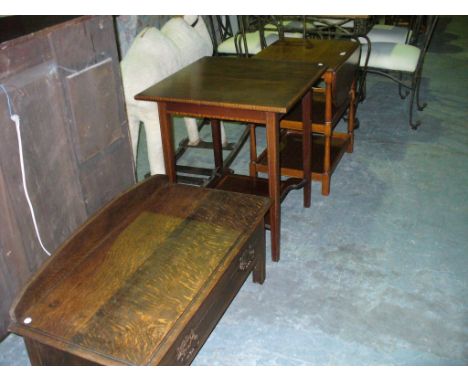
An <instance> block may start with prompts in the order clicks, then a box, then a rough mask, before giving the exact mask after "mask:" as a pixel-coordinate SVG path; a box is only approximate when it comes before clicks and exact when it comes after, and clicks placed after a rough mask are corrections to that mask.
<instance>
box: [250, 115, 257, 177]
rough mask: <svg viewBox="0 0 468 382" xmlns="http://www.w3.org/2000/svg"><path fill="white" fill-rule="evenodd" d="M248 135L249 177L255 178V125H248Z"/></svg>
mask: <svg viewBox="0 0 468 382" xmlns="http://www.w3.org/2000/svg"><path fill="white" fill-rule="evenodd" d="M249 133H250V163H249V176H251V177H253V178H256V177H257V167H256V163H257V137H256V134H255V124H254V123H250V124H249Z"/></svg>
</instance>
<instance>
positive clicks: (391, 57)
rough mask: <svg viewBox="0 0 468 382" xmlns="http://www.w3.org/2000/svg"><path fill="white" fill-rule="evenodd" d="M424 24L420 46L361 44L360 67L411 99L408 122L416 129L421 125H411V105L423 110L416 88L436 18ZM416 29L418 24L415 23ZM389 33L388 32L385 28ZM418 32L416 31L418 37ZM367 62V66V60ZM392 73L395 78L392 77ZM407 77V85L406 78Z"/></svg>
mask: <svg viewBox="0 0 468 382" xmlns="http://www.w3.org/2000/svg"><path fill="white" fill-rule="evenodd" d="M426 17H427V25H426V30H425V33H424V39H422V41H421V42H420V45H419V47H418V46H414V45H410V44H401V43H392V42H379V41H376V42H372V41H370V43H369V44H362V45H361V46H362V49H363V53H362V56H361V62H360V66H361V69H362V70H363V72H364V73H375V74H379V75H383V76H385V77H387V78H390V79H391V80H393V81H395V82H396V83H398V89H399V93H400V97H401V98H402V99H404V98H406V96H407V95H408V94H411V97H410V106H409V107H410V114H409V123H410V126H411V127H412V128H413V129H416V128H417V127H418V126H419V125H420V122H413V104H414V101H416V105H417V107H418V110H423V109H424V108H425V107H426V104H421V103H420V102H419V88H420V85H421V75H422V68H423V64H424V57H425V55H426V52H427V50H428V48H429V43H430V41H431V37H432V34H433V32H434V29H435V26H436V25H437V20H438V17H437V16H426ZM416 25H418V26H417V28H419V24H418V23H416ZM388 30H391V29H388ZM418 32H419V30H418V29H415V33H416V34H418ZM367 56H368V62H367V65H366V57H367ZM394 73H396V74H397V75H398V78H397V77H394V75H393V74H394ZM405 77H408V78H409V82H408V81H407V80H406V79H405ZM403 87H404V88H406V89H407V90H406V93H402V88H403Z"/></svg>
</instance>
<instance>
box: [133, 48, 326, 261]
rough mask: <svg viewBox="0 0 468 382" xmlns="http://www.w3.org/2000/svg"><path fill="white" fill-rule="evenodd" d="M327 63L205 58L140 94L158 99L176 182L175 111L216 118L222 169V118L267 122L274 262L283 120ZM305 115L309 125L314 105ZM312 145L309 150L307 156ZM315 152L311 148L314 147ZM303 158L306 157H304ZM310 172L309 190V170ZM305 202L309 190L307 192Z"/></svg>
mask: <svg viewBox="0 0 468 382" xmlns="http://www.w3.org/2000/svg"><path fill="white" fill-rule="evenodd" d="M324 70H325V67H321V66H318V65H311V64H310V63H302V62H287V63H286V62H274V63H273V62H270V61H264V60H252V59H248V58H239V57H204V58H201V59H200V60H198V61H196V62H194V63H192V64H191V65H189V66H187V67H185V68H184V69H182V70H180V71H178V72H176V73H174V74H173V75H171V76H169V77H167V78H166V79H164V80H162V81H161V82H159V83H157V84H156V85H154V86H152V87H150V88H148V89H147V90H145V91H143V92H141V93H140V94H138V95H136V96H135V99H138V100H143V101H154V102H157V103H158V109H159V120H160V124H161V136H162V142H163V151H164V161H165V167H166V174H167V175H168V177H169V181H170V182H176V180H177V179H176V167H175V157H174V145H173V132H172V118H171V116H172V115H180V116H193V117H199V118H209V119H211V120H212V129H213V146H214V147H215V150H214V152H215V165H216V167H218V168H220V169H221V171H222V167H223V163H222V154H221V140H220V129H219V120H232V121H242V122H248V123H256V124H265V125H266V136H267V148H268V153H269V155H268V192H269V196H270V198H271V200H272V205H271V208H270V229H271V250H272V259H273V261H279V258H280V167H279V120H280V118H281V117H282V116H283V115H284V114H286V113H287V112H288V111H289V110H291V108H292V107H293V106H295V105H296V104H297V103H300V102H302V103H303V104H304V105H310V103H311V88H312V85H313V84H314V83H315V82H316V81H317V80H318V79H319V78H320V76H321V75H322V73H323V71H324ZM303 110H305V115H304V116H303V118H304V119H305V120H307V118H308V121H305V123H306V125H308V124H310V113H309V111H310V106H309V107H304V108H303ZM307 151H309V149H308V150H304V157H305V156H306V154H307ZM309 156H310V152H309ZM304 162H306V160H305V159H304ZM304 177H305V181H306V182H305V186H304V187H305V190H308V192H309V199H310V174H308V173H307V172H306V173H305V175H304ZM304 198H305V202H306V199H307V195H306V194H305V197H304Z"/></svg>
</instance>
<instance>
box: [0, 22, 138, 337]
mask: <svg viewBox="0 0 468 382" xmlns="http://www.w3.org/2000/svg"><path fill="white" fill-rule="evenodd" d="M0 83H1V84H3V85H4V86H5V89H6V90H7V92H8V94H9V98H10V102H11V104H12V106H13V109H14V112H15V113H16V114H18V115H19V116H20V129H21V138H22V144H23V153H24V162H25V172H26V177H27V178H26V179H27V185H28V189H29V194H30V197H31V202H32V204H33V206H34V210H35V214H36V220H37V223H38V227H39V231H40V234H41V237H42V241H43V243H44V245H45V247H46V248H47V249H48V250H49V251H55V250H56V249H57V248H58V246H59V245H60V244H61V243H63V241H64V240H65V239H66V238H68V237H69V236H70V234H71V233H72V232H73V231H74V230H75V229H76V228H77V227H78V226H79V225H80V224H82V223H83V222H84V221H85V220H86V219H87V218H88V217H89V216H90V215H92V214H93V213H94V212H96V211H97V210H98V209H99V208H101V207H102V206H103V205H104V204H106V203H107V202H109V201H110V200H111V199H113V198H114V197H115V196H117V195H118V194H120V193H121V192H123V191H125V190H126V189H128V188H129V187H130V186H132V185H133V184H134V183H135V171H134V163H133V155H132V151H131V150H132V149H131V144H130V139H129V134H128V124H127V118H126V114H125V105H124V97H123V90H122V85H121V78H120V66H119V60H118V56H117V47H116V42H115V36H114V28H113V23H112V18H111V17H110V16H97V17H91V16H85V17H79V18H75V19H73V20H70V21H67V22H65V23H61V24H58V25H54V26H52V27H49V28H46V29H43V30H41V31H39V32H36V33H34V34H30V35H26V36H23V37H19V38H16V39H14V40H10V41H6V42H3V43H1V44H0ZM0 227H1V229H0V338H2V337H3V336H4V335H6V327H7V325H8V309H9V307H10V305H11V302H12V300H13V298H14V297H15V296H16V294H17V293H18V291H19V289H20V288H21V287H22V286H23V285H24V283H25V282H26V280H27V279H28V278H29V277H30V275H31V274H32V273H33V272H35V271H36V270H37V269H38V267H39V266H40V265H41V264H42V263H43V262H44V261H45V260H46V259H47V258H48V257H47V256H46V254H45V253H44V251H43V250H42V248H41V246H40V244H39V242H38V239H37V237H36V234H35V230H34V226H33V223H32V219H31V213H30V210H29V207H28V204H27V201H26V197H25V193H24V190H23V183H22V180H21V170H20V159H19V151H18V139H17V134H16V128H15V124H14V123H13V121H12V120H11V119H10V111H9V107H8V101H7V97H6V96H5V94H4V93H3V91H0Z"/></svg>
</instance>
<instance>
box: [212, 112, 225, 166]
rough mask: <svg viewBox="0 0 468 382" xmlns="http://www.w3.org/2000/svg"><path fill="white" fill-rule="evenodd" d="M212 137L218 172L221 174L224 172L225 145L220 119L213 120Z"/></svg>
mask: <svg viewBox="0 0 468 382" xmlns="http://www.w3.org/2000/svg"><path fill="white" fill-rule="evenodd" d="M211 137H212V139H213V154H214V162H215V167H216V172H217V173H220V174H221V173H222V170H223V144H222V142H221V124H220V123H219V120H218V119H212V120H211Z"/></svg>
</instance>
